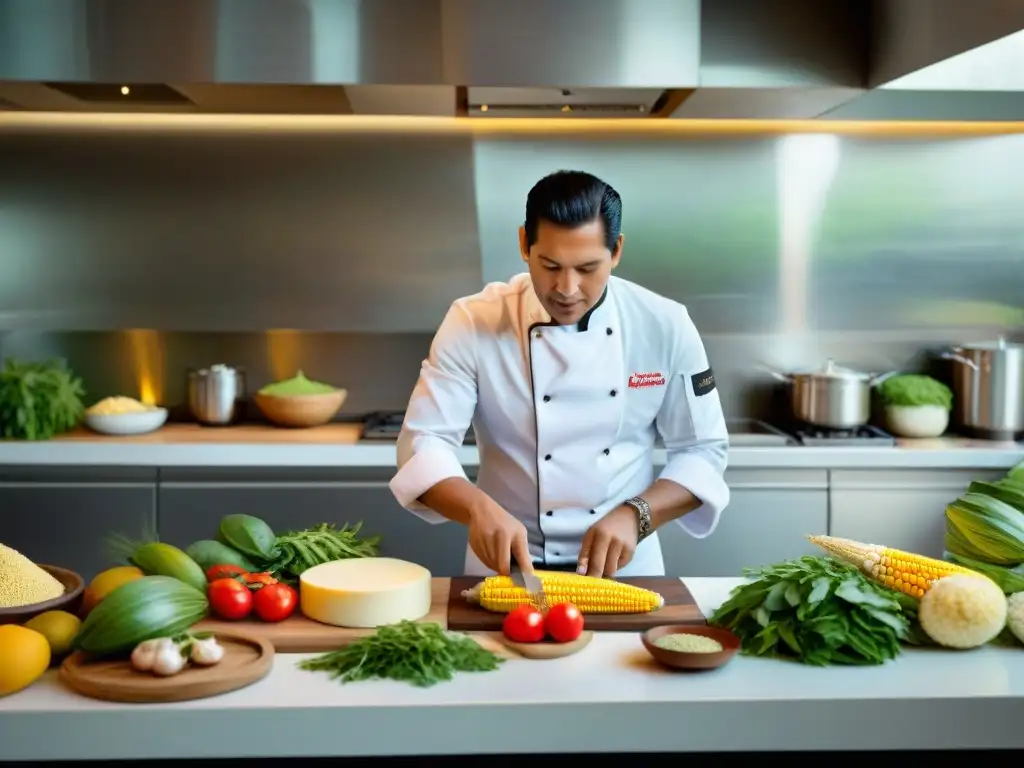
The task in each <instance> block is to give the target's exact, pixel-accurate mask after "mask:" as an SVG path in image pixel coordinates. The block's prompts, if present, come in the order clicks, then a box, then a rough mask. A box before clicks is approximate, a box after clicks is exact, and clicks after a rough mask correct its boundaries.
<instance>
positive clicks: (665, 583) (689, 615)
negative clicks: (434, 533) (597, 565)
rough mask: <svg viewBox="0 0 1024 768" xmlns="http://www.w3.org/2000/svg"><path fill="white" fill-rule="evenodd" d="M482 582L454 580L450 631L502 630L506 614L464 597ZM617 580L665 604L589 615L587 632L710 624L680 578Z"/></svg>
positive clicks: (634, 630) (477, 577)
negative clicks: (638, 610) (651, 608)
mask: <svg viewBox="0 0 1024 768" xmlns="http://www.w3.org/2000/svg"><path fill="white" fill-rule="evenodd" d="M480 581H481V577H479V576H457V577H455V578H453V579H452V580H451V590H450V593H449V595H448V629H454V630H458V631H462V632H488V631H492V632H493V631H498V630H500V629H501V622H502V620H503V619H504V618H505V616H504V614H501V613H493V612H491V611H487V610H484V609H483V608H481V607H480V606H479V605H473V604H472V603H469V602H468V601H467V600H466V598H464V597H463V596H462V592H463V590H466V589H470V588H472V587H473V586H475V585H476V584H478V583H479V582H480ZM616 581H621V582H623V583H624V584H633V585H635V586H638V587H643V588H644V589H650V590H652V591H654V592H657V593H658V594H659V595H661V596H662V597H663V598H665V605H664V606H662V607H661V608H659V609H658V610H657V611H653V612H651V613H609V614H599V613H595V614H589V615H588V616H587V617H586V627H587V629H596V630H599V631H604V632H642V631H644V630H648V629H651V628H652V627H661V626H664V625H666V624H697V625H701V624H707V620H706V619H705V618H704V614H703V613H701V611H700V608H698V607H697V602H696V601H695V600H694V599H693V595H691V594H690V590H689V589H687V588H686V585H685V584H683V582H682V581H681V580H680V579H673V578H670V577H668V576H635V577H624V578H621V579H616Z"/></svg>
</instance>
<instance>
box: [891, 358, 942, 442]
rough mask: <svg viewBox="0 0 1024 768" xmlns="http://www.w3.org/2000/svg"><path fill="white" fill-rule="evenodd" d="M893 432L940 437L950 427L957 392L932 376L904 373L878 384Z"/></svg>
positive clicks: (907, 435) (902, 434) (908, 435)
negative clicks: (951, 412) (950, 415)
mask: <svg viewBox="0 0 1024 768" xmlns="http://www.w3.org/2000/svg"><path fill="white" fill-rule="evenodd" d="M877 391H878V396H879V397H880V398H881V400H882V404H883V406H884V407H885V420H886V423H887V426H888V429H889V431H890V432H891V433H892V434H894V435H896V436H897V437H938V436H939V435H941V434H942V433H943V432H945V431H946V427H948V426H949V412H950V411H951V410H952V409H953V392H952V390H951V389H950V388H949V387H947V386H946V385H945V384H943V383H942V382H941V381H937V380H936V379H933V378H932V377H931V376H923V375H921V374H914V373H904V374H900V375H899V376H893V377H891V378H888V379H886V380H885V381H883V382H881V383H880V384H879V385H878V390H877Z"/></svg>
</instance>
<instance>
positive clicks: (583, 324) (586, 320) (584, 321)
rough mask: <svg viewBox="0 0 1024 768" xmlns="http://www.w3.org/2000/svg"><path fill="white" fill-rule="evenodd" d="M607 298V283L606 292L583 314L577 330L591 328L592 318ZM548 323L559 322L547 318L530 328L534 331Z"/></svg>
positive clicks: (554, 323)
mask: <svg viewBox="0 0 1024 768" xmlns="http://www.w3.org/2000/svg"><path fill="white" fill-rule="evenodd" d="M606 298H608V286H607V285H606V286H605V287H604V292H602V293H601V298H600V299H598V300H597V303H596V304H594V306H592V307H591V308H590V309H588V310H587V313H586V314H585V315H583V317H581V318H580V319H579V322H577V323H576V330H577V331H579V332H583V331H589V330H590V320H591V318H593V316H594V313H595V312H596V311H597V309H598V307H600V306H601V305H602V304H604V300H605V299H606ZM546 325H558V323H556V322H555V321H554V320H553V319H552V320H546V321H543V322H538V323H532V324H531V325H530V330H531V331H533V329H534V328H542V327H544V326H546Z"/></svg>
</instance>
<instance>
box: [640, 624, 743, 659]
mask: <svg viewBox="0 0 1024 768" xmlns="http://www.w3.org/2000/svg"><path fill="white" fill-rule="evenodd" d="M683 634H689V635H703V636H704V637H710V638H712V639H713V640H717V641H718V642H719V643H721V645H722V650H720V651H716V652H714V653H687V652H684V651H670V650H668V649H667V648H659V647H658V646H656V645H655V644H654V641H655V640H657V639H658V638H660V637H664V636H665V635H683ZM642 639H643V644H644V648H646V649H647V652H648V653H649V654H651V656H653V657H654V659H655V660H656V661H658V662H659V663H661V664H664V665H665V666H666V667H672V668H674V669H717V668H718V667H721V666H724V665H725V664H727V663H728V662H729V660H730V659H732V657H733V656H735V655H736V652H737V651H738V650H739V649H740V639H739V638H738V637H737V636H736V635H734V634H733V633H732V632H730V631H729V630H727V629H719V628H718V627H701V626H693V625H689V624H687V625H674V626H673V625H669V626H665V627H655V628H654V629H649V630H647V631H646V632H644V634H643V636H642Z"/></svg>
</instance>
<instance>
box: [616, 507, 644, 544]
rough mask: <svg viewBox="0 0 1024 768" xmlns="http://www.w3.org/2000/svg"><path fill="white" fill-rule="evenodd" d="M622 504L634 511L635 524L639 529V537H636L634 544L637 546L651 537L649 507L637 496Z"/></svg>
mask: <svg viewBox="0 0 1024 768" xmlns="http://www.w3.org/2000/svg"><path fill="white" fill-rule="evenodd" d="M622 503H623V504H627V505H629V506H630V507H632V508H633V509H635V510H636V522H637V526H638V528H639V535H638V536H637V539H636V543H637V544H639V543H640V542H641V541H643V540H644V539H646V538H647V537H648V536H650V535H651V505H650V504H648V503H647V502H646V501H644V500H643V499H642V498H640V497H639V496H634V497H633V498H631V499H626V500H625V501H624V502H622Z"/></svg>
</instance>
